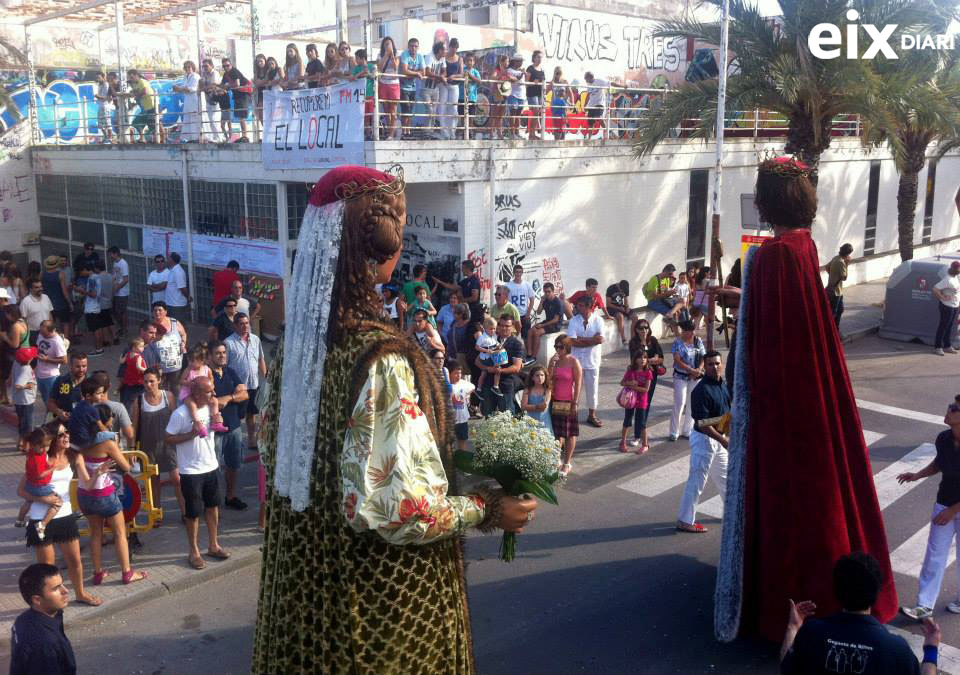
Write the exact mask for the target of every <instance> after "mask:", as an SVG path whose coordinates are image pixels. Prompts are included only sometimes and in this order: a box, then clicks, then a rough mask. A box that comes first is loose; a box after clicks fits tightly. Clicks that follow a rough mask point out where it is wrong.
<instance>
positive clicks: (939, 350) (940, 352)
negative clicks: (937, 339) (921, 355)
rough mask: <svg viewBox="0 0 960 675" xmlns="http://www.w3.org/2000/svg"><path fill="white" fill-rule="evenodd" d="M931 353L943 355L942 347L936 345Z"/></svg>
mask: <svg viewBox="0 0 960 675" xmlns="http://www.w3.org/2000/svg"><path fill="white" fill-rule="evenodd" d="M933 353H934V354H936V355H937V356H943V349H941V348H940V347H937V348H936V349H934V350H933Z"/></svg>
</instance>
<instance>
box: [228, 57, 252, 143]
mask: <svg viewBox="0 0 960 675" xmlns="http://www.w3.org/2000/svg"><path fill="white" fill-rule="evenodd" d="M221 65H222V66H223V79H222V80H220V87H221V88H223V89H224V90H230V91H232V92H233V106H232V113H233V119H235V120H237V121H238V122H240V138H238V139H237V142H238V143H249V142H250V139H249V138H247V115H248V114H249V110H248V108H249V107H250V94H251V93H252V91H253V87H252V86H251V84H250V80H248V79H247V78H246V77H244V75H243V73H241V72H240V71H239V70H238V69H237V68H236V67H235V66H234V65H233V62H232V61H230V59H223V61H221ZM228 107H230V106H227V107H224V105H223V100H221V102H220V110H221V111H222V112H221V113H220V115H221V117H220V126H221V127H223V133H224V134H226V136H227V142H228V143H229V142H230V136H231V135H232V134H233V121H232V120H231V119H230V113H228V112H226V111H227V108H228Z"/></svg>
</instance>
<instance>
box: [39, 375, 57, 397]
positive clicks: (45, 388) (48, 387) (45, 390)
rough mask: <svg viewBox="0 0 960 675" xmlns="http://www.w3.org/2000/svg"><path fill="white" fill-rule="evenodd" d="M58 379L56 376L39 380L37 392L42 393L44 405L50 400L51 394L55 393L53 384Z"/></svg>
mask: <svg viewBox="0 0 960 675" xmlns="http://www.w3.org/2000/svg"><path fill="white" fill-rule="evenodd" d="M56 379H57V378H56V377H55V376H54V377H38V378H37V391H38V392H39V393H40V398H42V399H43V402H44V403H46V402H47V401H48V400H50V392H51V391H53V383H54V382H55V381H56Z"/></svg>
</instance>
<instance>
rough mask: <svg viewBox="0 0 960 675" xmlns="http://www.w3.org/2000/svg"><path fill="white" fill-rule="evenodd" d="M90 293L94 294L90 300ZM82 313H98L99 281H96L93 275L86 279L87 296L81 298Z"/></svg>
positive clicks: (95, 276)
mask: <svg viewBox="0 0 960 675" xmlns="http://www.w3.org/2000/svg"><path fill="white" fill-rule="evenodd" d="M90 293H94V296H93V297H92V298H91V297H90ZM83 313H84V314H99V313H100V279H98V278H97V275H95V274H91V275H90V276H89V277H87V295H86V296H84V298H83Z"/></svg>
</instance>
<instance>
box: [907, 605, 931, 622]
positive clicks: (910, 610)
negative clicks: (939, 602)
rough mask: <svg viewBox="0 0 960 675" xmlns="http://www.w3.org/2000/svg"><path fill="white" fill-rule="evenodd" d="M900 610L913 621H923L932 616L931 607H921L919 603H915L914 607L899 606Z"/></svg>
mask: <svg viewBox="0 0 960 675" xmlns="http://www.w3.org/2000/svg"><path fill="white" fill-rule="evenodd" d="M900 611H901V612H903V613H904V615H905V616H909V617H910V618H911V619H913V620H914V621H923V620H924V619H926V618H929V617H931V616H933V610H932V609H930V608H929V607H923V606H921V605H917V606H916V607H901V608H900Z"/></svg>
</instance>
